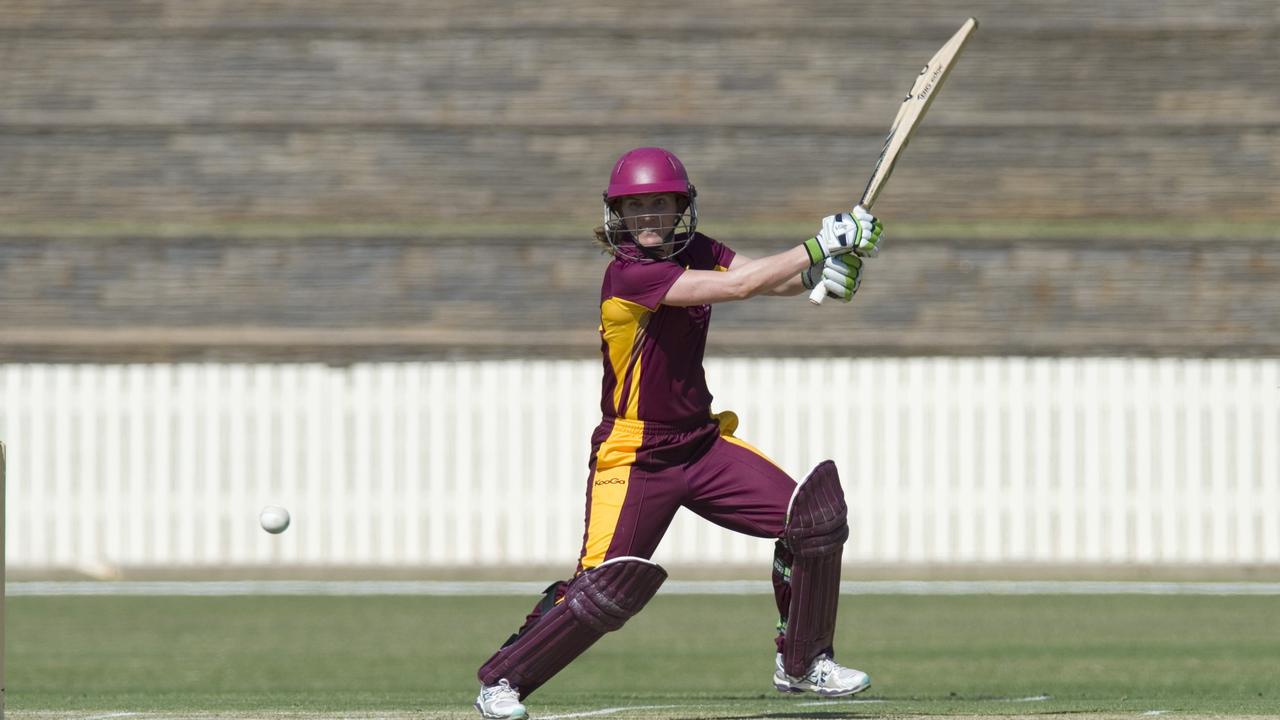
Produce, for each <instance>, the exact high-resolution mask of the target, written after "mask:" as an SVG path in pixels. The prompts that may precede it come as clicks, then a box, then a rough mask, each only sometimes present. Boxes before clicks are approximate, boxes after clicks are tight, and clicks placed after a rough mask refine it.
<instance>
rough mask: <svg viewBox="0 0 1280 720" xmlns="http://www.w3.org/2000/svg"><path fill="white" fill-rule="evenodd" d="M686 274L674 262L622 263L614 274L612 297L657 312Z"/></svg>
mask: <svg viewBox="0 0 1280 720" xmlns="http://www.w3.org/2000/svg"><path fill="white" fill-rule="evenodd" d="M683 273H684V268H683V267H681V266H679V265H677V264H675V263H673V262H651V263H639V262H629V263H622V264H620V265H619V266H618V268H617V270H616V271H615V273H614V277H613V283H612V287H611V288H610V290H611V293H610V294H611V295H612V296H613V297H617V298H621V299H623V300H628V301H630V302H633V303H636V304H637V305H643V306H644V307H645V308H648V309H649V310H657V309H658V305H660V304H661V303H662V298H664V297H666V295H667V291H668V290H670V289H671V286H672V285H674V284H675V282H676V280H677V279H678V278H679V277H680V275H682V274H683Z"/></svg>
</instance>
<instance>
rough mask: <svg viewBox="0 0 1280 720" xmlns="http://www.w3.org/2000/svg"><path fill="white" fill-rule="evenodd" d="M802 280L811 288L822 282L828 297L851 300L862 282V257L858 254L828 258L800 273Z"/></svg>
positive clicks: (844, 300) (806, 286)
mask: <svg viewBox="0 0 1280 720" xmlns="http://www.w3.org/2000/svg"><path fill="white" fill-rule="evenodd" d="M800 282H802V283H803V284H804V286H805V288H807V289H809V290H812V289H813V288H814V287H815V286H817V284H818V283H822V286H823V287H824V288H826V289H827V297H830V298H836V299H838V300H841V301H843V302H849V301H850V300H853V295H854V293H856V292H858V286H859V285H861V284H862V258H860V257H858V256H857V255H842V256H840V257H830V258H827V259H826V260H823V261H822V262H821V263H819V264H817V265H812V266H810V267H809V269H808V270H805V271H804V272H802V273H800Z"/></svg>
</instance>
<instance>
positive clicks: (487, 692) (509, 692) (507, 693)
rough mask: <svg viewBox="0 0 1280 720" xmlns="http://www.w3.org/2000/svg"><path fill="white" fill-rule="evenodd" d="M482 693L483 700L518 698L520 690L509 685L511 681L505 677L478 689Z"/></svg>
mask: <svg viewBox="0 0 1280 720" xmlns="http://www.w3.org/2000/svg"><path fill="white" fill-rule="evenodd" d="M480 692H481V694H482V695H484V699H485V700H519V699H520V691H519V690H517V689H516V688H513V687H511V683H510V682H508V681H507V679H506V678H502V679H501V680H499V681H498V684H497V685H490V686H488V687H486V688H484V689H483V690H481V691H480Z"/></svg>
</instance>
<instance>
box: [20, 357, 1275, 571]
mask: <svg viewBox="0 0 1280 720" xmlns="http://www.w3.org/2000/svg"><path fill="white" fill-rule="evenodd" d="M707 370H708V378H709V381H710V383H711V387H712V390H713V391H714V392H716V393H717V402H716V407H717V409H723V408H732V409H734V410H735V411H737V412H738V414H739V415H740V416H741V418H742V425H741V428H740V429H739V432H738V434H739V436H741V437H742V438H743V439H745V440H747V441H749V442H752V443H753V444H755V445H757V446H758V447H760V448H761V449H762V450H764V451H765V452H766V453H768V454H770V455H771V456H772V457H773V458H774V459H775V460H776V461H777V462H778V463H779V464H780V465H781V466H782V467H783V468H785V469H787V470H788V471H789V472H791V473H792V474H793V475H800V474H802V473H804V472H805V471H806V470H807V469H808V468H809V467H811V466H812V465H813V464H815V463H816V462H817V461H819V460H822V459H824V458H827V457H831V458H834V459H835V460H836V461H837V463H839V465H840V468H841V472H842V477H843V481H844V485H845V489H846V492H847V494H848V497H849V501H850V502H849V504H850V525H851V531H852V532H851V537H850V541H849V543H848V545H847V547H846V551H845V557H846V559H847V560H848V561H850V562H865V563H968V562H982V563H1000V562H1019V563H1157V564H1188V563H1195V564H1200V563H1222V564H1238V563H1264V562H1265V563H1275V562H1280V460H1278V456H1280V451H1278V446H1280V428H1278V423H1280V361H1277V360H1181V359H1155V360H1150V359H1096V358H1080V359H1024V358H978V359H955V358H908V359H864V360H839V359H836V360H790V359H784V360H769V359H758V360H746V359H742V360H715V361H710V362H708V365H707ZM599 385H600V366H599V363H598V362H594V361H580V362H579V361H493V362H432V363H405V364H369V365H355V366H352V367H346V368H334V367H326V366H322V365H197V364H193V365H171V366H170V365H129V366H72V365H0V440H3V441H4V442H6V443H7V445H8V459H9V477H8V488H7V491H8V495H7V498H8V503H7V504H8V518H7V520H8V533H7V542H8V546H7V548H8V563H9V565H10V566H11V567H35V568H39V567H52V566H82V567H100V566H107V567H111V566H173V565H196V566H209V565H227V564H232V565H268V564H271V565H291V564H296V565H353V564H355V565H363V564H375V565H388V566H405V565H434V566H458V565H509V564H520V563H551V564H559V565H561V566H568V565H571V564H572V562H573V561H574V559H575V558H576V554H577V550H578V545H579V543H580V542H581V536H582V512H583V503H584V489H585V481H586V472H587V469H586V461H587V453H588V449H589V448H588V436H589V433H590V432H591V429H592V428H593V427H594V425H595V424H596V423H597V422H598V420H599V410H598V402H599V400H598V394H599ZM266 504H279V505H284V506H286V507H288V508H289V509H290V510H291V511H292V513H293V515H294V525H293V527H291V528H290V529H289V530H288V531H287V532H286V533H284V534H283V535H279V536H272V535H268V534H266V533H264V532H263V531H261V530H260V529H259V528H258V527H257V512H258V509H259V508H260V507H261V506H263V505H266ZM771 551H772V550H771V544H770V543H769V542H767V541H763V540H758V539H754V538H747V537H743V536H738V535H735V534H733V533H730V532H729V531H726V530H723V529H721V528H718V527H715V526H713V525H711V524H709V523H707V522H705V521H702V520H700V519H699V518H697V517H696V516H693V515H692V514H691V513H681V515H680V516H679V517H678V518H677V521H676V523H675V524H674V525H673V527H672V529H671V531H670V532H669V534H668V535H667V537H666V539H665V540H664V541H663V543H662V546H661V547H660V548H659V551H658V554H657V556H656V559H658V560H659V561H661V562H668V563H676V562H680V563H738V562H753V561H760V562H764V561H766V560H767V558H768V557H769V556H770V553H771Z"/></svg>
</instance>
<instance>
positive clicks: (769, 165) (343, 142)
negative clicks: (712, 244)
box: [0, 0, 1280, 221]
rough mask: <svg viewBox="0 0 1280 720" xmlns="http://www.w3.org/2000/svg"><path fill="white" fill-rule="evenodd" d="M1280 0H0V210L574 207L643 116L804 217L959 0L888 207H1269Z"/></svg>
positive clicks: (704, 168)
mask: <svg viewBox="0 0 1280 720" xmlns="http://www.w3.org/2000/svg"><path fill="white" fill-rule="evenodd" d="M1278 7H1280V6H1277V5H1276V3H1274V2H1272V1H1271V0H1230V1H1226V2H1208V3H1206V2H1202V1H1191V0H1176V1H1166V0H1128V1H1127V2H1122V3H1117V2H1111V1H1110V0H1083V1H1081V2H1072V3H1064V2H1055V3H1025V2H1013V1H1012V0H1006V1H1002V2H996V1H994V0H985V1H980V2H970V3H965V4H963V7H960V6H957V5H956V4H955V3H949V2H943V1H942V0H932V1H929V2H912V3H897V2H889V1H888V0H874V1H871V2H859V3H841V2H819V1H815V0H807V1H798V2H785V3H783V2H765V1H764V0H737V1H733V0H731V1H730V2H723V3H721V2H717V3H710V4H701V5H699V4H692V3H686V2H675V1H674V0H657V1H655V2H647V3H645V4H644V12H643V13H638V12H637V10H636V9H634V7H633V6H632V4H630V3H625V2H609V3H589V4H585V5H584V4H583V3H579V2H570V1H569V0H555V1H552V2H537V3H515V4H513V3H509V2H506V0H465V1H464V0H439V1H437V2H431V3H420V2H416V1H412V0H380V1H376V2H361V3H355V2H336V1H334V0H330V1H327V2H315V1H312V0H242V1H240V2H222V1H214V0H79V1H72V0H69V1H65V2H48V1H47V0H0V37H2V38H3V43H0V157H3V158H4V159H5V165H4V167H5V172H4V173H0V218H11V219H26V218H37V219H43V218H47V217H58V218H93V219H99V218H130V219H143V220H147V221H151V220H158V219H163V220H182V221H220V220H227V219H252V220H296V219H307V220H315V219H329V218H332V219H343V220H391V219H394V220H424V219H426V220H440V219H447V218H454V219H463V220H466V219H471V220H474V219H477V218H483V217H486V216H488V215H489V214H490V213H493V212H495V211H499V209H500V210H501V211H502V212H505V213H518V214H519V216H520V217H522V218H528V219H531V220H539V219H541V220H545V219H553V218H554V219H558V218H562V217H564V216H565V215H566V214H570V215H574V216H577V217H585V218H587V219H590V218H591V217H592V216H593V214H594V212H595V199H596V198H597V197H598V193H599V189H600V185H601V177H602V176H603V175H604V174H605V173H606V172H607V170H608V166H609V163H610V161H611V160H612V158H614V157H616V155H617V154H618V153H619V152H620V151H621V150H623V149H625V148H627V147H630V146H633V145H635V144H640V143H661V144H665V145H669V146H671V147H673V148H674V149H676V150H677V151H678V152H679V154H681V155H682V156H683V157H685V159H686V162H687V164H689V166H690V167H691V168H692V169H693V171H694V174H695V180H696V182H698V183H699V184H700V185H701V186H702V187H703V189H704V198H703V199H704V204H705V206H706V209H707V211H708V212H709V213H710V214H712V215H715V216H717V217H734V218H746V219H750V218H767V219H778V218H779V217H795V218H805V219H808V218H810V217H811V216H813V215H814V214H815V213H818V212H820V211H821V210H825V209H827V208H830V207H838V206H839V205H842V204H843V203H844V202H845V201H846V200H847V198H848V197H849V195H850V193H851V192H852V191H853V190H854V189H856V188H855V186H856V185H859V184H860V180H859V178H861V177H862V176H863V175H864V174H865V172H866V169H867V168H868V167H869V166H870V164H871V163H872V161H873V160H874V157H875V154H876V153H877V152H878V150H879V146H880V140H881V138H882V137H883V135H884V132H885V128H886V124H887V122H888V120H889V118H891V117H892V116H893V113H894V111H895V109H896V105H897V102H898V99H899V98H900V96H901V94H902V92H903V91H904V90H905V89H906V87H907V86H908V85H909V81H910V79H911V78H912V74H913V73H914V72H915V71H916V70H917V69H918V68H919V66H920V65H921V64H923V61H924V60H925V59H926V58H928V57H929V56H930V55H931V54H932V53H933V51H934V50H936V48H937V47H938V46H939V45H940V44H941V43H942V41H943V40H944V39H945V38H946V37H947V36H948V35H949V34H950V33H951V32H952V31H953V30H954V29H955V27H956V26H958V25H959V23H960V21H961V20H962V19H963V16H964V15H965V14H970V13H972V14H974V15H976V16H978V17H980V18H981V19H982V22H983V26H982V29H981V30H980V31H979V32H980V34H979V36H978V38H977V40H976V41H975V42H974V43H973V46H972V48H971V49H970V50H968V51H967V53H966V57H965V58H964V60H963V65H962V67H961V70H960V71H958V72H957V73H955V75H954V76H953V77H952V79H951V81H950V83H951V84H950V85H949V87H948V90H947V97H946V99H945V102H942V103H939V104H938V106H937V107H936V108H934V110H933V111H932V113H931V115H930V117H929V119H928V123H927V124H928V131H927V132H925V133H923V134H922V135H921V136H920V137H919V138H917V139H916V141H915V142H914V144H913V146H912V149H911V152H910V155H909V161H908V162H906V163H904V165H903V166H902V168H901V170H900V175H899V176H898V177H897V178H896V179H895V187H897V186H901V187H906V188H910V192H905V191H904V192H891V193H889V194H887V195H886V197H885V199H884V202H883V207H882V209H881V211H882V213H884V214H885V215H886V216H903V215H907V214H909V215H910V216H911V217H915V218H926V217H946V218H949V217H956V216H969V217H982V216H990V215H996V216H1001V217H1035V218H1056V217H1078V216H1080V215H1081V214H1084V213H1089V214H1100V215H1103V216H1115V217H1135V216H1139V217H1162V216H1166V215H1168V214H1173V213H1183V214H1185V213H1192V214H1195V213H1214V214H1215V215H1216V216H1219V217H1228V218H1241V219H1280V183H1278V182H1277V178H1278V177H1280V136H1278V134H1277V127H1278V125H1280V93H1276V92H1274V91H1273V90H1271V89H1272V88H1275V87H1278V86H1280V63H1277V62H1276V50H1275V49H1276V47H1277V46H1280V9H1278ZM859 91H861V92H863V93H864V94H863V95H861V96H860V104H859V105H858V106H857V108H856V112H852V111H853V110H854V109H855V108H853V107H852V106H851V102H850V99H851V98H852V97H853V96H854V93H855V92H859ZM832 158H838V159H839V161H838V162H836V163H832V162H831V159H832ZM923 198H927V199H928V202H927V203H921V200H922V199H923Z"/></svg>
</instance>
